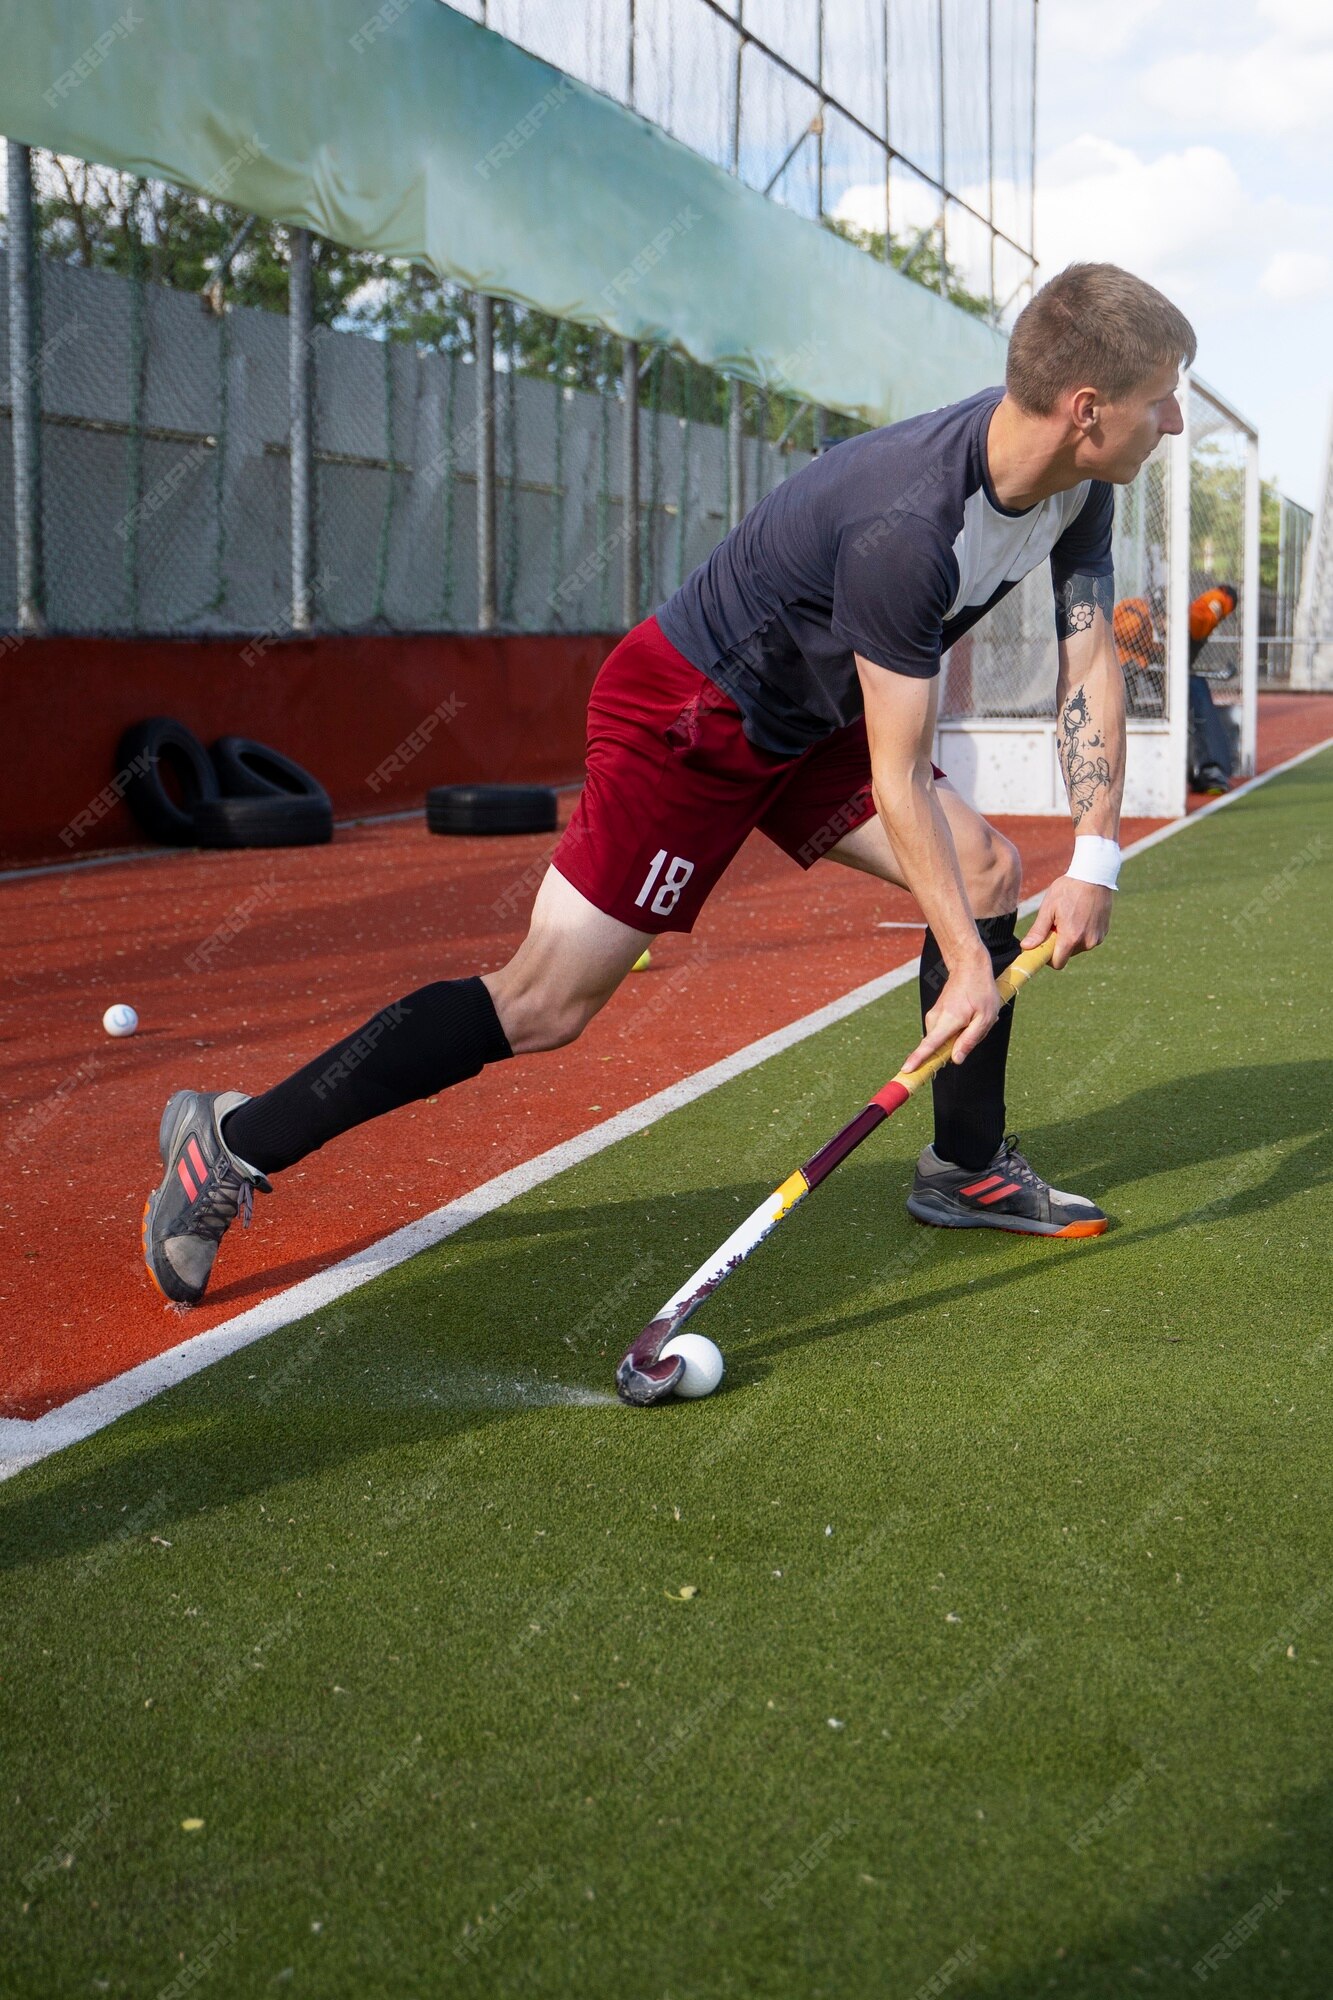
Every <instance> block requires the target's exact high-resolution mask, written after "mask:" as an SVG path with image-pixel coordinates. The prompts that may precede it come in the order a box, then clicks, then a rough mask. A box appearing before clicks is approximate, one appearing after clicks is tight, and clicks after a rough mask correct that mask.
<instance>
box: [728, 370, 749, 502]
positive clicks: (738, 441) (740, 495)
mask: <svg viewBox="0 0 1333 2000" xmlns="http://www.w3.org/2000/svg"><path fill="white" fill-rule="evenodd" d="M744 416H745V412H744V408H743V405H742V402H741V385H740V383H739V382H738V381H736V380H735V379H734V378H733V380H732V381H730V382H729V383H728V384H727V526H728V527H729V528H734V527H736V526H737V525H738V523H739V521H740V518H741V516H742V514H744V512H745V428H744Z"/></svg>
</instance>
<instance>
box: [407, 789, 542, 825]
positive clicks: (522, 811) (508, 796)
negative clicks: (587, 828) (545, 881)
mask: <svg viewBox="0 0 1333 2000" xmlns="http://www.w3.org/2000/svg"><path fill="white" fill-rule="evenodd" d="M555 822H556V807H555V793H554V792H553V791H552V790H551V789H550V788H549V786H547V785H436V786H434V787H433V789H432V790H430V791H429V792H427V794H426V825H427V826H428V828H429V829H430V831H431V832H432V833H554V832H555Z"/></svg>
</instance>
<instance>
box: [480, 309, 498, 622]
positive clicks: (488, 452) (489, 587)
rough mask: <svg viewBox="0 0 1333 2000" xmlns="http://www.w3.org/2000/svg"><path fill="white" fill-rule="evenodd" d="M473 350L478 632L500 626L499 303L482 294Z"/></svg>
mask: <svg viewBox="0 0 1333 2000" xmlns="http://www.w3.org/2000/svg"><path fill="white" fill-rule="evenodd" d="M474 319H475V324H476V333H475V336H474V340H473V346H474V349H475V353H476V368H477V412H476V423H475V430H476V438H477V630H478V631H479V632H493V631H494V630H495V628H496V626H497V625H498V624H499V622H500V620H499V612H498V609H497V606H498V592H497V589H496V550H495V301H494V299H492V298H491V297H490V296H489V295H488V294H487V293H486V292H478V293H477V297H476V309H475V314H474Z"/></svg>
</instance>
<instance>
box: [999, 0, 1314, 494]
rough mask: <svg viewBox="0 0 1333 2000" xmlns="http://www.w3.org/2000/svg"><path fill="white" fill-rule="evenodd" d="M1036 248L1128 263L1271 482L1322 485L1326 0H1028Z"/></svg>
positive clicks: (1299, 490) (1043, 253) (1304, 488)
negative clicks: (1189, 330) (1252, 438)
mask: <svg viewBox="0 0 1333 2000" xmlns="http://www.w3.org/2000/svg"><path fill="white" fill-rule="evenodd" d="M1039 20H1040V30H1039V33H1040V41H1039V52H1038V86H1037V90H1038V95H1037V107H1038V143H1037V254H1038V256H1039V257H1040V258H1041V260H1042V266H1043V271H1044V272H1045V273H1046V274H1050V273H1053V272H1054V271H1057V270H1059V269H1060V268H1061V266H1062V265H1064V264H1066V263H1068V262H1069V261H1070V260H1071V259H1072V258H1074V257H1105V258H1109V259H1110V260H1111V261H1113V262H1115V263H1118V264H1124V265H1125V266H1126V267H1127V268H1129V269H1130V270H1133V271H1137V272H1138V273H1139V274H1140V276H1142V277H1145V278H1148V279H1150V280H1151V281H1152V282H1153V283H1154V284H1156V285H1160V286H1161V288H1162V290H1163V291H1165V292H1167V293H1169V295H1170V296H1171V298H1173V299H1174V300H1175V302H1176V303H1177V304H1178V305H1179V306H1180V307H1181V308H1182V310H1183V311H1185V312H1186V313H1188V314H1189V316H1190V318H1191V320H1192V321H1193V323H1194V326H1195V330H1196V331H1197V333H1198V336H1199V354H1198V359H1197V361H1196V363H1195V367H1196V369H1197V370H1198V373H1199V374H1200V375H1201V376H1202V377H1203V379H1204V380H1205V381H1206V382H1208V383H1209V384H1210V385H1211V386H1212V387H1213V388H1215V389H1217V390H1218V391H1219V392H1220V394H1221V395H1223V396H1224V397H1225V398H1226V400H1227V401H1228V402H1230V403H1231V404H1233V405H1234V406H1235V407H1236V408H1237V409H1239V410H1240V411H1241V413H1242V414H1243V415H1245V416H1247V417H1249V418H1250V419H1251V420H1252V421H1253V422H1254V423H1255V424H1256V425H1257V426H1258V429H1259V449H1260V462H1261V465H1262V468H1263V471H1264V475H1265V477H1267V478H1270V479H1275V480H1276V481H1277V483H1278V484H1279V485H1280V486H1281V487H1282V489H1283V491H1284V492H1286V493H1289V494H1290V495H1291V497H1292V499H1293V500H1299V501H1300V502H1301V504H1302V505H1303V506H1306V507H1313V506H1314V505H1315V502H1316V500H1317V498H1318V490H1319V483H1320V477H1321V468H1322V462H1323V459H1324V455H1325V450H1326V444H1327V439H1328V429H1329V405H1330V399H1331V398H1333V0H1040V7H1039Z"/></svg>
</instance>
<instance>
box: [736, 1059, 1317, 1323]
mask: <svg viewBox="0 0 1333 2000" xmlns="http://www.w3.org/2000/svg"><path fill="white" fill-rule="evenodd" d="M1331 1103H1333V1062H1315V1063H1269V1064H1261V1063H1251V1064H1242V1065H1239V1066H1237V1067H1236V1068H1234V1069H1226V1070H1203V1071H1199V1072H1197V1073H1196V1074H1194V1075H1192V1076H1186V1077H1176V1078H1173V1079H1172V1080H1171V1081H1170V1082H1169V1083H1166V1084H1160V1085H1154V1086H1152V1087H1150V1088H1147V1089H1144V1090H1141V1091H1136V1092H1135V1093H1134V1095H1133V1096H1131V1097H1126V1098H1122V1099H1121V1100H1120V1101H1119V1102H1118V1103H1115V1104H1109V1105H1105V1106H1104V1107H1103V1108H1102V1109H1101V1110H1100V1111H1094V1112H1091V1113H1088V1114H1086V1115H1085V1114H1079V1115H1077V1116H1074V1117H1071V1118H1070V1119H1069V1120H1067V1121H1064V1120H1062V1121H1061V1122H1060V1123H1059V1124H1053V1125H1047V1126H1039V1125H1031V1126H1028V1127H1027V1129H1026V1130H1025V1131H1024V1133H1023V1134H1022V1145H1023V1149H1024V1151H1025V1152H1027V1153H1028V1154H1029V1155H1030V1157H1031V1158H1032V1159H1033V1160H1034V1161H1036V1162H1038V1163H1040V1166H1041V1167H1042V1169H1043V1170H1044V1171H1045V1172H1047V1173H1049V1174H1051V1176H1052V1178H1053V1179H1054V1180H1055V1181H1056V1182H1057V1183H1058V1184H1060V1185H1063V1186H1066V1187H1071V1188H1077V1189H1080V1190H1086V1191H1087V1192H1088V1193H1090V1194H1091V1195H1093V1196H1094V1198H1096V1199H1099V1200H1101V1201H1104V1202H1105V1203H1106V1205H1107V1207H1108V1209H1109V1211H1110V1212H1111V1215H1112V1218H1113V1222H1112V1228H1111V1229H1110V1230H1109V1231H1108V1232H1107V1234H1106V1235H1105V1236H1102V1237H1099V1238H1096V1239H1094V1240H1093V1241H1092V1242H1089V1243H1084V1244H1079V1245H1077V1246H1075V1245H1063V1244H1059V1245H1057V1244H1053V1243H1042V1242H1039V1241H1034V1240H1032V1239H1030V1238H1024V1237H1019V1238H1018V1239H1017V1242H1016V1245H1015V1249H1016V1250H1017V1252H1018V1254H1017V1255H1016V1256H1014V1257H1013V1258H1012V1259H1010V1260H1007V1261H1006V1262H1005V1263H1004V1265H1003V1266H1002V1268H1000V1269H997V1270H991V1271H987V1272H983V1273H978V1271H977V1270H976V1259H977V1257H978V1256H979V1255H980V1254H982V1253H983V1251H993V1250H994V1249H995V1247H996V1237H995V1236H994V1235H993V1234H992V1233H991V1232H990V1231H989V1230H985V1231H983V1230H977V1231H969V1232H966V1234H964V1233H963V1232H961V1231H960V1232H953V1231H946V1230H936V1231H921V1230H919V1229H917V1228H915V1227H914V1226H913V1225H912V1224H911V1222H910V1221H908V1219H907V1217H906V1216H905V1215H904V1214H903V1211H902V1209H901V1207H900V1206H899V1204H898V1201H897V1198H896V1189H895V1190H894V1191H893V1192H890V1191H888V1190H886V1196H885V1201H884V1209H883V1212H884V1215H885V1218H886V1229H885V1233H884V1235H883V1236H882V1237H881V1238H880V1240H879V1244H878V1247H877V1252H876V1260H875V1264H874V1267H873V1268H874V1272H875V1274H876V1275H877V1276H879V1277H880V1278H881V1279H882V1281H883V1282H884V1283H885V1284H886V1285H887V1286H888V1287H889V1288H890V1292H889V1296H887V1297H884V1298H881V1299H878V1300H877V1301H876V1304H875V1306H874V1307H873V1308H872V1309H870V1310H867V1311H862V1312H857V1313H852V1314H847V1313H842V1312H840V1311H839V1309H838V1304H837V1300H836V1298H835V1299H834V1300H832V1301H826V1305H827V1310H826V1312H825V1313H824V1315H823V1316H822V1317H821V1319H820V1321H819V1323H818V1324H817V1325H814V1326H811V1325H809V1324H807V1325H806V1326H805V1327H804V1328H801V1329H799V1330H796V1331H793V1332H791V1333H786V1334H774V1335H772V1336H770V1337H769V1338H767V1339H764V1340H761V1341H760V1342H759V1343H758V1344H757V1345H756V1346H755V1347H754V1348H752V1349H750V1351H749V1352H750V1356H751V1357H754V1356H766V1355H774V1354H779V1353H781V1352H783V1351H784V1350H785V1349H788V1348H795V1347H801V1346H804V1345H805V1344H806V1343H807V1342H809V1341H811V1340H818V1339H824V1338H827V1337H828V1335H829V1333H830V1332H832V1331H834V1330H837V1331H843V1330H845V1329H847V1328H850V1327H856V1326H860V1325H865V1324H870V1323H872V1322H873V1323H874V1324H877V1325H882V1324H884V1323H885V1322H886V1321H892V1320H894V1319H898V1318H910V1317H911V1316H913V1315H915V1314H917V1313H920V1312H923V1311H930V1310H932V1309H936V1308H940V1307H943V1306H946V1305H950V1304H953V1303H955V1302H957V1301H959V1300H966V1301H968V1302H970V1303H971V1304H973V1305H975V1304H976V1302H977V1300H978V1299H979V1298H981V1297H983V1296H984V1295H985V1294H986V1293H988V1292H995V1291H1002V1290H1003V1289H1004V1287H1005V1286H1007V1285H1010V1284H1013V1283H1015V1282H1022V1281H1024V1280H1025V1279H1026V1278H1027V1277H1028V1275H1029V1273H1030V1271H1031V1268H1032V1266H1031V1257H1032V1256H1033V1255H1036V1256H1040V1257H1043V1258H1056V1259H1058V1258H1060V1257H1064V1256H1069V1255H1071V1254H1072V1255H1075V1256H1096V1257H1102V1258H1106V1257H1110V1258H1111V1259H1112V1260H1113V1262H1112V1264H1111V1265H1110V1266H1108V1276H1109V1275H1111V1272H1112V1271H1113V1270H1114V1260H1116V1259H1117V1258H1118V1257H1119V1255H1120V1254H1122V1253H1123V1252H1125V1251H1130V1250H1137V1249H1139V1248H1141V1247H1142V1246H1143V1245H1144V1244H1146V1243H1151V1242H1153V1241H1155V1240H1156V1239H1157V1238H1159V1237H1179V1236H1180V1235H1181V1234H1182V1232H1183V1231H1189V1232H1191V1233H1197V1234H1199V1235H1200V1236H1201V1237H1202V1238H1203V1239H1204V1240H1206V1237H1207V1232H1208V1231H1210V1230H1216V1229H1217V1228H1219V1227H1221V1226H1224V1225H1227V1224H1230V1223H1233V1222H1235V1221H1237V1220H1240V1219H1243V1218H1244V1217H1246V1216H1250V1215H1259V1214H1262V1213H1264V1212H1265V1211H1267V1210H1269V1209H1272V1208H1276V1207H1279V1206H1280V1205H1281V1204H1282V1203H1284V1202H1286V1201H1289V1200H1293V1199H1299V1198H1300V1197H1301V1196H1303V1195H1305V1194H1307V1193H1308V1192H1309V1190H1310V1189H1311V1188H1312V1187H1316V1186H1319V1185H1320V1184H1321V1183H1323V1182H1325V1181H1327V1180H1329V1179H1333V1127H1331V1126H1330V1120H1329V1113H1328V1106H1329V1105H1330V1104H1331ZM872 1143H873V1142H872ZM1276 1147H1280V1148H1281V1149H1282V1150H1281V1151H1280V1153H1278V1155H1277V1157H1276V1158H1275V1159H1274V1160H1273V1161H1272V1163H1271V1164H1268V1163H1267V1161H1266V1158H1265V1153H1266V1149H1269V1148H1276ZM1214 1162H1215V1163H1217V1165H1218V1168H1219V1171H1218V1172H1217V1174H1216V1175H1215V1176H1214V1177H1213V1178H1212V1179H1211V1180H1209V1181H1208V1182H1207V1183H1206V1184H1205V1185H1204V1186H1203V1187H1202V1188H1201V1189H1199V1190H1198V1191H1197V1192H1196V1193H1194V1195H1193V1196H1192V1198H1191V1201H1190V1204H1189V1206H1188V1207H1180V1206H1178V1205H1175V1204H1173V1206H1172V1207H1171V1210H1170V1212H1169V1213H1166V1214H1162V1215H1160V1217H1159V1219H1157V1220H1155V1221H1152V1222H1148V1223H1137V1222H1135V1221H1133V1220H1127V1221H1124V1222H1120V1223H1116V1222H1115V1220H1114V1216H1115V1210H1116V1206H1117V1199H1118V1197H1119V1196H1120V1195H1121V1193H1122V1192H1123V1191H1124V1190H1125V1189H1128V1188H1131V1187H1137V1186H1141V1185H1142V1184H1143V1183H1145V1182H1151V1181H1152V1180H1154V1179H1155V1178H1156V1177H1158V1176H1160V1175H1162V1174H1174V1173H1179V1172H1182V1171H1184V1170H1188V1169H1191V1168H1198V1167H1201V1166H1207V1165H1209V1164H1210V1163H1214ZM853 1171H855V1170H853ZM889 1171H892V1172H893V1173H894V1175H895V1176H896V1175H897V1174H898V1173H899V1172H900V1169H899V1167H898V1166H897V1164H896V1163H895V1165H894V1167H893V1168H892V1169H886V1168H884V1167H882V1166H880V1167H876V1168H872V1169H871V1173H872V1175H873V1176H874V1177H876V1178H878V1177H879V1176H880V1175H881V1174H886V1173H887V1172H889ZM816 1199H818V1197H816ZM830 1206H831V1207H832V1205H830ZM895 1214H896V1216H897V1217H900V1218H901V1226H896V1225H895V1224H893V1223H890V1222H889V1218H892V1217H895ZM810 1222H811V1219H810V1217H809V1216H806V1218H805V1225H806V1227H807V1228H808V1227H809V1226H810ZM824 1231H825V1233H824V1235H823V1236H822V1240H821V1268H822V1272H823V1274H824V1277H825V1279H826V1281H827V1280H828V1278H829V1277H830V1276H831V1274H833V1273H835V1272H837V1271H839V1270H840V1269H841V1270H845V1271H846V1275H847V1284H848V1288H851V1287H853V1286H854V1287H855V1289H856V1290H857V1291H858V1292H860V1291H863V1289H864V1286H865V1281H866V1277H867V1275H868V1272H867V1267H866V1261H865V1254H864V1238H860V1239H858V1240H855V1241H853V1240H852V1239H850V1237H849V1238H848V1239H847V1249H846V1253H845V1255H846V1262H844V1261H843V1257H842V1255H841V1254H840V1249H839V1242H840V1221H839V1218H838V1216H837V1215H836V1214H833V1213H830V1215H829V1217H828V1218H827V1221H826V1223H825V1224H824ZM932 1238H933V1239H935V1240H934V1241H932V1240H931V1239H932ZM960 1238H961V1239H962V1240H961V1241H960V1240H959V1239H960ZM950 1249H952V1250H953V1252H954V1254H955V1256H956V1258H957V1260H958V1262H959V1264H960V1266H961V1275H960V1277H959V1279H958V1281H957V1282H956V1283H948V1284H942V1285H940V1286H938V1287H937V1288H936V1289H935V1290H933V1291H930V1292H926V1293H923V1292H921V1291H920V1290H918V1289H914V1290H911V1291H910V1292H907V1293H905V1294H904V1295H903V1296H902V1297H901V1298H897V1297H895V1296H893V1295H892V1278H893V1269H894V1262H895V1259H896V1258H897V1257H904V1258H905V1259H906V1260H907V1269H908V1271H909V1272H910V1271H914V1270H918V1269H919V1268H920V1267H921V1264H922V1262H923V1261H924V1260H925V1259H926V1258H927V1257H929V1256H931V1254H932V1253H933V1259H934V1261H935V1262H936V1263H938V1261H939V1259H940V1257H941V1255H942V1254H944V1253H945V1252H946V1251H948V1250H950ZM1025 1253H1026V1254H1025Z"/></svg>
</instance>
